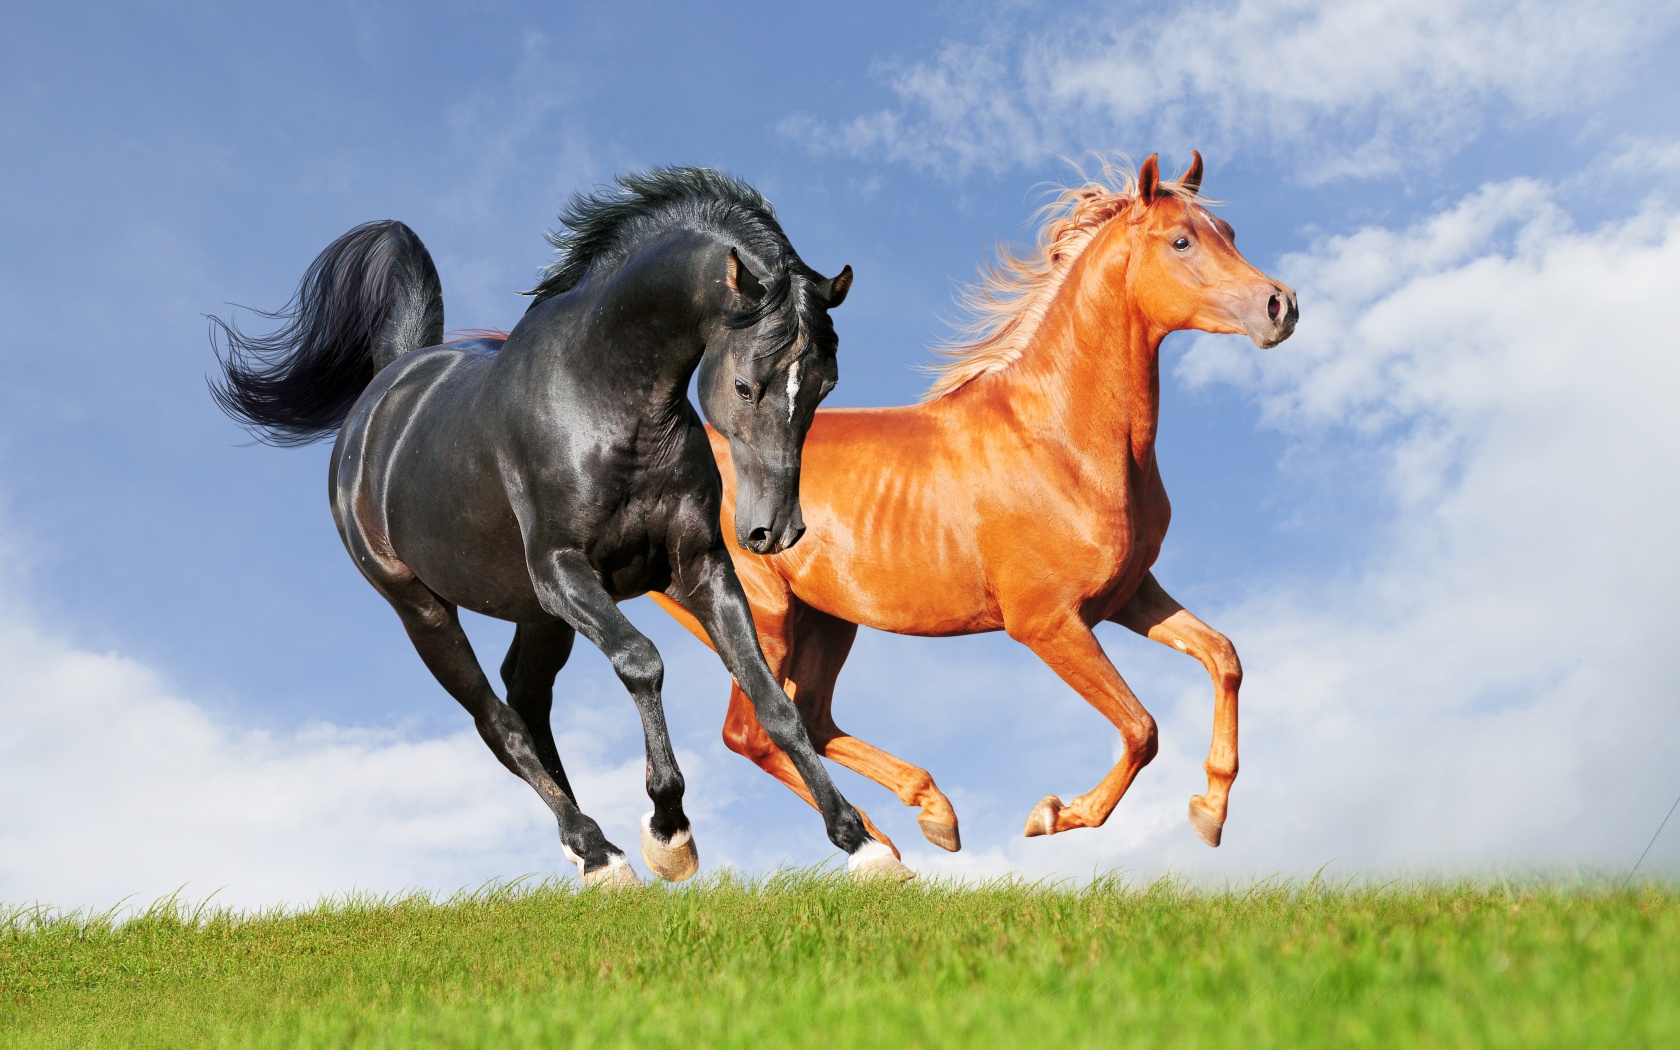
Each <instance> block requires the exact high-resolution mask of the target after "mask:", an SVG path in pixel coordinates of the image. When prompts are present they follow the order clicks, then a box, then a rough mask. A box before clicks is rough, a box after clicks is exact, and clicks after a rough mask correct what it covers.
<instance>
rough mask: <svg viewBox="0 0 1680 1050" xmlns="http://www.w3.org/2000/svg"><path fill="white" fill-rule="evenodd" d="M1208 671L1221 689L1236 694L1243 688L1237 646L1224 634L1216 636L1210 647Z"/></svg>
mask: <svg viewBox="0 0 1680 1050" xmlns="http://www.w3.org/2000/svg"><path fill="white" fill-rule="evenodd" d="M1208 671H1209V672H1210V673H1211V674H1212V675H1213V681H1214V684H1215V685H1216V686H1218V687H1219V688H1220V689H1222V690H1224V691H1226V692H1230V693H1234V692H1236V691H1237V690H1238V689H1240V688H1242V680H1243V669H1242V661H1241V660H1239V659H1237V649H1236V646H1234V645H1232V644H1231V640H1230V639H1229V638H1227V637H1225V636H1224V635H1222V634H1215V635H1214V636H1213V642H1212V644H1210V645H1209V646H1208Z"/></svg>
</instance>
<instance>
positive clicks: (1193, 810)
mask: <svg viewBox="0 0 1680 1050" xmlns="http://www.w3.org/2000/svg"><path fill="white" fill-rule="evenodd" d="M1190 826H1191V827H1192V828H1195V829H1196V834H1197V835H1198V836H1199V837H1200V838H1201V840H1202V841H1203V842H1205V843H1207V844H1208V845H1210V846H1216V847H1217V846H1218V845H1219V839H1220V836H1221V835H1222V834H1223V833H1224V831H1225V825H1224V824H1222V823H1220V822H1219V821H1217V820H1214V819H1213V818H1212V817H1210V816H1208V815H1207V813H1205V812H1203V810H1202V808H1201V807H1200V806H1198V805H1196V800H1195V799H1191V800H1190Z"/></svg>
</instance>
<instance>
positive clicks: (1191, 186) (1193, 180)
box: [1178, 150, 1202, 195]
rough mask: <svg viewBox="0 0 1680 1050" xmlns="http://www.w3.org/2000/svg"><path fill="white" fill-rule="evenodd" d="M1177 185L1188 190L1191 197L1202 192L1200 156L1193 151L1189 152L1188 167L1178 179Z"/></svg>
mask: <svg viewBox="0 0 1680 1050" xmlns="http://www.w3.org/2000/svg"><path fill="white" fill-rule="evenodd" d="M1178 183H1179V185H1181V186H1183V187H1184V188H1185V189H1187V190H1189V191H1190V193H1191V194H1192V195H1194V194H1197V193H1200V192H1202V155H1201V154H1200V153H1197V152H1196V151H1195V150H1191V151H1190V167H1189V168H1187V169H1185V172H1184V174H1183V175H1180V176H1179V177H1178Z"/></svg>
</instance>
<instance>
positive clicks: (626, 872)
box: [578, 853, 642, 890]
mask: <svg viewBox="0 0 1680 1050" xmlns="http://www.w3.org/2000/svg"><path fill="white" fill-rule="evenodd" d="M578 878H579V880H581V881H582V882H583V888H584V889H588V890H617V889H623V888H624V887H626V886H640V885H641V884H642V880H641V879H639V878H637V877H636V869H635V868H632V867H631V866H630V862H629V861H627V860H625V859H624V854H622V853H614V854H613V855H612V857H611V859H609V860H608V861H607V863H606V866H605V867H601V868H596V869H595V870H594V871H582V870H581V869H580V871H579V875H578Z"/></svg>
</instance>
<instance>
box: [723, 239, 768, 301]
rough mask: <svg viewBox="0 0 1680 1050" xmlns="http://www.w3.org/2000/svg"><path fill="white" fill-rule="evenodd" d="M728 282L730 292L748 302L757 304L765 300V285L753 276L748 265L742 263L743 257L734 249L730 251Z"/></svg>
mask: <svg viewBox="0 0 1680 1050" xmlns="http://www.w3.org/2000/svg"><path fill="white" fill-rule="evenodd" d="M726 280H728V282H729V290H730V291H732V292H734V293H735V294H736V295H738V296H740V297H741V298H743V299H745V300H747V301H748V302H751V303H756V302H758V301H759V300H760V299H762V298H764V285H763V284H762V283H760V282H759V279H758V278H757V277H754V276H753V272H752V271H751V270H749V269H747V264H746V263H744V262H742V261H741V257H740V256H739V255H737V254H735V249H733V248H731V249H729V270H728V277H727V278H726Z"/></svg>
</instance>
